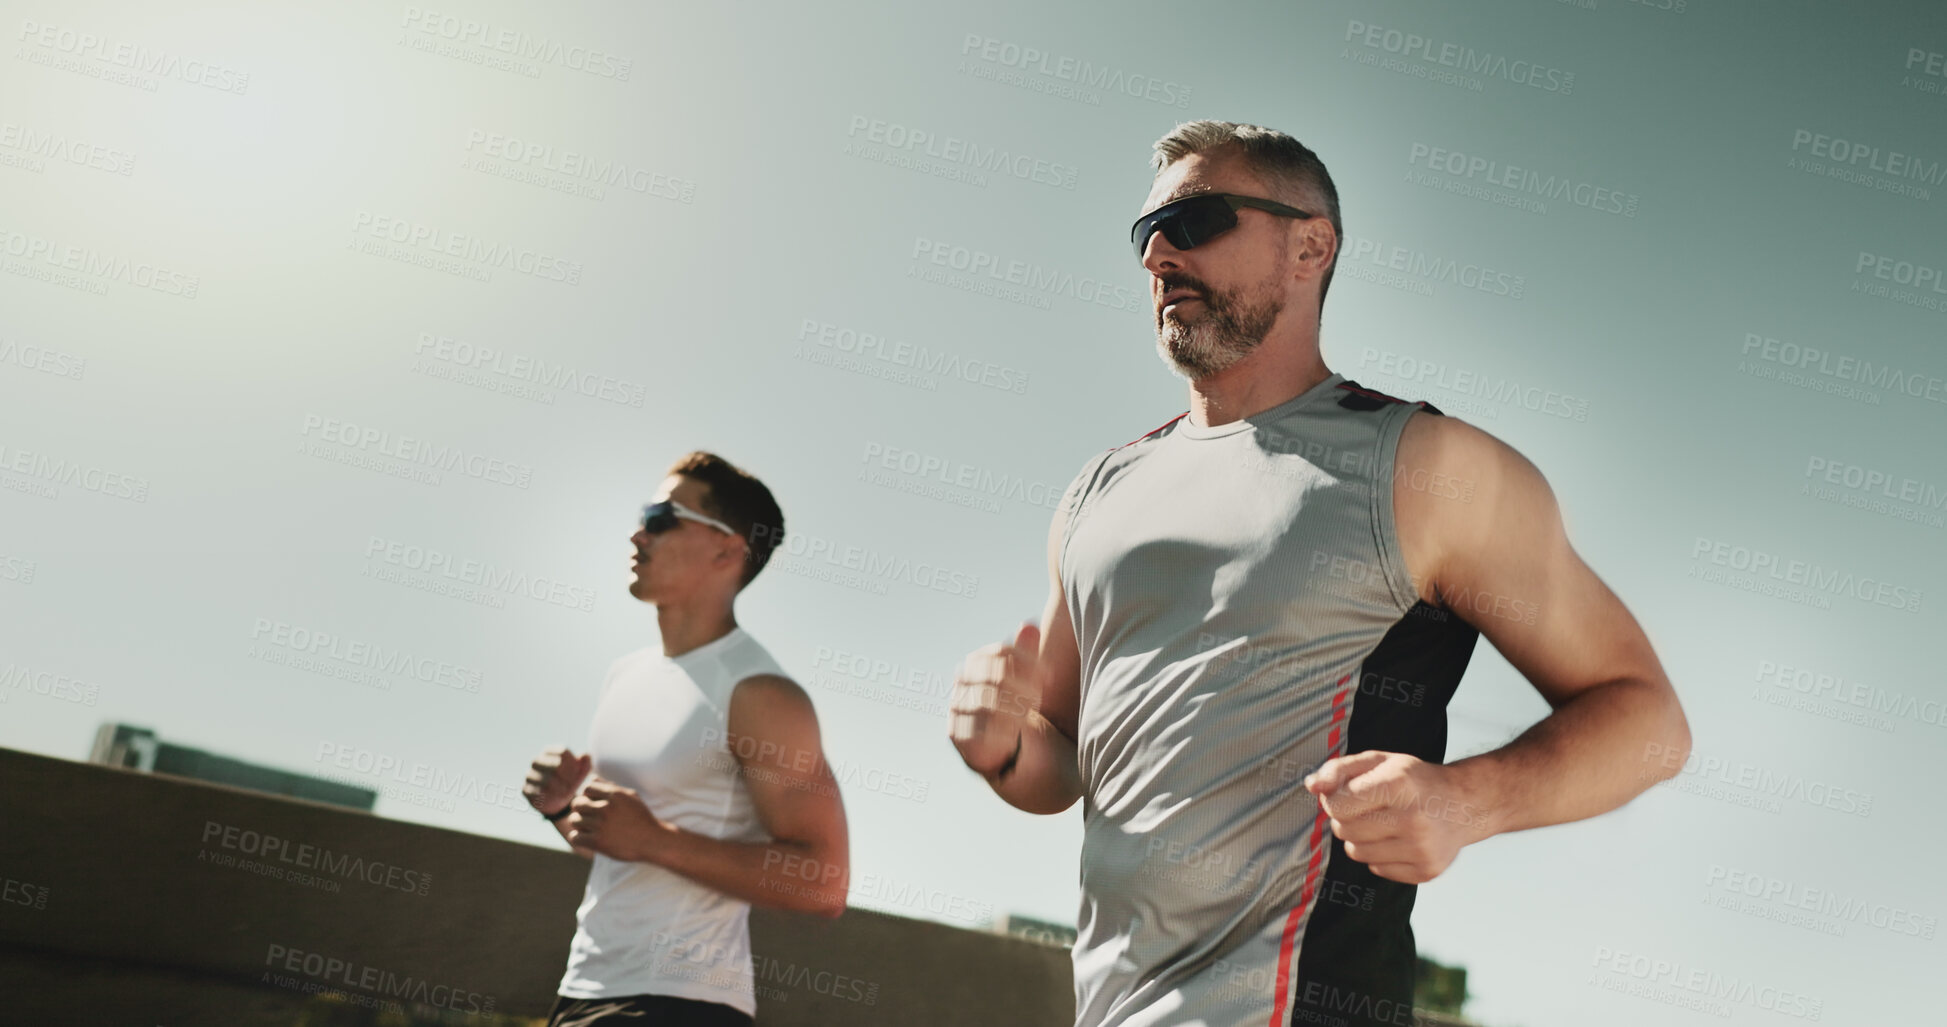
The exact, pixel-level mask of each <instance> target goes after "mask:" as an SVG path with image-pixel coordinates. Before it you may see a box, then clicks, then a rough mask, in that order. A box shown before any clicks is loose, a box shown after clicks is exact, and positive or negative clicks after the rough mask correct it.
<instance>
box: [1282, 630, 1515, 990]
mask: <svg viewBox="0 0 1947 1027" xmlns="http://www.w3.org/2000/svg"><path fill="white" fill-rule="evenodd" d="M1479 637H1480V632H1479V631H1478V630H1476V629H1475V628H1474V626H1473V625H1471V624H1469V623H1467V622H1466V621H1464V620H1462V619H1461V618H1460V616H1459V615H1458V614H1456V613H1452V612H1450V611H1447V610H1442V609H1440V608H1438V607H1435V606H1432V605H1430V604H1428V603H1427V602H1425V601H1424V600H1422V601H1420V602H1418V603H1415V604H1414V606H1413V608H1412V609H1411V610H1409V611H1408V612H1407V614H1406V616H1404V617H1401V618H1400V620H1399V622H1398V623H1397V624H1394V625H1393V627H1392V629H1391V630H1389V631H1387V632H1386V636H1385V637H1384V638H1383V639H1381V640H1380V642H1379V645H1378V646H1377V647H1376V648H1374V649H1373V651H1372V655H1370V656H1368V657H1367V658H1366V660H1365V662H1364V663H1363V664H1361V665H1360V667H1359V678H1358V685H1357V689H1358V690H1357V691H1356V692H1354V693H1353V696H1352V714H1351V717H1350V718H1349V724H1348V727H1347V737H1346V749H1345V751H1346V753H1347V754H1348V755H1349V754H1351V753H1356V752H1366V751H1369V750H1375V749H1376V750H1379V751H1382V752H1401V753H1407V754H1409V755H1413V756H1417V757H1419V758H1420V759H1423V760H1426V761H1428V762H1431V763H1441V762H1445V760H1446V753H1447V703H1448V701H1449V700H1451V699H1452V698H1453V694H1454V690H1455V688H1457V687H1458V686H1459V685H1460V676H1461V674H1463V673H1465V672H1466V670H1467V661H1468V660H1469V659H1471V658H1472V657H1473V654H1474V643H1475V641H1476V640H1477V639H1478V638H1479ZM1414 894H1415V888H1414V886H1413V885H1410V884H1401V883H1399V882H1398V881H1388V880H1386V879H1385V878H1383V877H1380V876H1378V875H1377V874H1374V873H1373V872H1372V871H1371V870H1370V869H1368V868H1367V867H1366V865H1365V864H1364V863H1360V862H1359V861H1357V860H1355V859H1352V858H1351V857H1349V856H1347V855H1346V854H1345V843H1344V842H1342V841H1340V840H1338V839H1337V838H1333V839H1332V855H1331V858H1330V860H1329V861H1328V862H1327V864H1326V868H1325V874H1324V876H1323V878H1322V879H1321V881H1320V884H1319V894H1318V896H1317V898H1316V900H1315V901H1314V903H1313V906H1312V914H1311V925H1310V926H1309V927H1307V928H1306V929H1305V941H1304V949H1303V951H1301V952H1300V953H1299V956H1298V970H1297V975H1298V980H1297V990H1296V995H1295V997H1294V1000H1293V1003H1292V1018H1291V1020H1290V1021H1289V1022H1290V1023H1291V1024H1294V1025H1302V1024H1313V1023H1321V1022H1323V1023H1334V1022H1345V1023H1350V1024H1353V1025H1355V1027H1378V1025H1382V1024H1383V1025H1386V1027H1393V1025H1398V1024H1412V1023H1413V1013H1412V1010H1413V974H1414V961H1415V956H1416V950H1415V948H1414V945H1413V925H1412V923H1411V917H1412V914H1413V897H1414ZM1301 1011H1302V1013H1301ZM1313 1014H1324V1015H1323V1016H1319V1015H1313ZM1335 1018H1336V1019H1335Z"/></svg>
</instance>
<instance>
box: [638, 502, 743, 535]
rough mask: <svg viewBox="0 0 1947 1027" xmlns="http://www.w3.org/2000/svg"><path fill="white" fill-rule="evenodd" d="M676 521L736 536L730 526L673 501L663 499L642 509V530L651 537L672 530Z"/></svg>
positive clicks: (735, 531) (735, 530)
mask: <svg viewBox="0 0 1947 1027" xmlns="http://www.w3.org/2000/svg"><path fill="white" fill-rule="evenodd" d="M678 519H681V520H685V521H695V522H696V523H698V524H707V525H709V526H710V527H712V528H715V529H717V530H718V531H721V532H723V533H724V534H726V535H735V534H737V529H735V528H733V527H731V526H730V525H728V524H725V523H723V522H722V521H720V520H717V519H716V518H715V517H711V516H709V515H708V514H701V513H697V512H696V511H695V510H692V509H690V508H689V507H687V506H684V505H683V504H681V503H678V502H677V501H675V500H674V499H665V500H662V501H660V502H655V503H650V504H649V505H648V506H645V507H643V508H642V530H644V531H646V532H648V533H649V534H651V535H658V534H661V533H662V532H665V531H668V530H669V529H671V528H674V527H675V526H676V522H677V520H678Z"/></svg>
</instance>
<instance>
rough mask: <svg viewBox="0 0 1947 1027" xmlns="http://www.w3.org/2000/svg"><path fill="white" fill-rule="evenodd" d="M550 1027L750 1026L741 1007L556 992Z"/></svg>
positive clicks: (666, 997) (660, 997) (664, 997)
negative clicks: (567, 994)
mask: <svg viewBox="0 0 1947 1027" xmlns="http://www.w3.org/2000/svg"><path fill="white" fill-rule="evenodd" d="M548 1027H751V1019H750V1017H749V1016H747V1015H745V1014H744V1012H743V1011H742V1010H738V1009H733V1008H731V1007H730V1006H726V1005H724V1004H723V1003H721V1002H699V1001H697V1000H696V999H691V998H674V997H672V996H669V995H625V996H623V997H622V998H569V997H567V996H566V995H556V996H555V998H554V1008H553V1009H551V1010H549V1011H548Z"/></svg>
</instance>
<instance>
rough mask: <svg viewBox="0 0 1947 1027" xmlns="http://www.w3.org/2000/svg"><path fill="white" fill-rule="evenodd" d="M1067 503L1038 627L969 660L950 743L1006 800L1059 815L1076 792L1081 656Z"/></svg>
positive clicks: (1055, 522)
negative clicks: (1064, 546)
mask: <svg viewBox="0 0 1947 1027" xmlns="http://www.w3.org/2000/svg"><path fill="white" fill-rule="evenodd" d="M1067 521H1068V515H1067V504H1065V503H1064V504H1063V507H1062V509H1060V510H1058V511H1056V513H1055V516H1054V518H1053V519H1052V522H1051V523H1050V524H1049V526H1048V581H1049V590H1048V602H1047V605H1046V606H1045V607H1044V608H1043V609H1042V613H1041V626H1040V627H1039V628H1036V627H1035V626H1034V625H1031V624H1030V625H1024V626H1023V627H1022V628H1021V630H1020V632H1019V633H1018V634H1017V635H1016V636H1015V639H1014V641H1013V642H1012V643H1002V644H1000V645H995V646H988V647H986V648H984V649H980V650H977V651H976V652H974V653H973V654H971V655H970V656H968V657H967V660H966V663H965V664H964V665H963V666H962V668H961V671H960V680H959V681H957V682H955V689H954V713H953V717H954V726H953V741H954V745H955V747H957V748H958V749H959V750H960V757H961V759H962V760H964V761H965V762H966V764H967V765H968V766H969V767H971V768H973V769H974V770H975V771H976V772H978V773H979V774H980V775H981V776H982V777H984V778H986V779H987V783H988V784H989V785H990V786H992V787H993V789H994V793H995V794H997V795H999V796H1000V797H1001V798H1002V799H1005V800H1007V802H1008V804H1009V805H1012V806H1015V807H1017V808H1019V809H1024V810H1027V811H1028V812H1030V813H1044V814H1045V813H1060V812H1062V811H1063V810H1066V809H1067V808H1068V807H1070V806H1073V805H1074V804H1075V800H1076V799H1078V798H1080V797H1081V794H1082V785H1081V771H1080V768H1079V766H1078V764H1077V762H1076V758H1075V734H1076V728H1075V722H1076V718H1077V715H1078V713H1079V709H1080V695H1081V656H1080V653H1079V652H1078V651H1077V649H1076V645H1075V627H1074V624H1073V622H1072V621H1070V620H1069V617H1068V602H1067V599H1066V597H1065V596H1064V595H1063V591H1062V587H1061V540H1062V536H1063V535H1064V534H1065V533H1066V527H1067Z"/></svg>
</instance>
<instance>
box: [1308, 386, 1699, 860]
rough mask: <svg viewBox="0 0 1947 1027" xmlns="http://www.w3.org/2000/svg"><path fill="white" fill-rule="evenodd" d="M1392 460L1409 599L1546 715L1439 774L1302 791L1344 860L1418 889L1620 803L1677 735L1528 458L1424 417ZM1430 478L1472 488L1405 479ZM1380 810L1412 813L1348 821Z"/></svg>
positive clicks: (1666, 697)
mask: <svg viewBox="0 0 1947 1027" xmlns="http://www.w3.org/2000/svg"><path fill="white" fill-rule="evenodd" d="M1398 463H1399V470H1400V476H1399V477H1397V478H1396V479H1395V487H1394V490H1393V496H1394V509H1395V512H1396V523H1397V527H1398V534H1399V538H1400V545H1401V548H1402V549H1403V550H1404V552H1405V556H1406V561H1407V566H1408V568H1409V569H1410V570H1411V571H1412V573H1413V575H1414V577H1415V586H1416V587H1417V588H1418V590H1419V592H1420V594H1421V596H1422V598H1425V599H1428V600H1429V601H1431V602H1435V603H1436V604H1438V605H1443V606H1445V607H1447V608H1448V609H1450V610H1452V611H1454V612H1455V613H1457V614H1459V615H1460V616H1461V617H1462V618H1463V619H1465V620H1466V621H1467V622H1468V623H1470V624H1472V625H1474V626H1475V627H1477V628H1479V629H1480V632H1481V634H1482V635H1483V636H1485V637H1486V638H1487V640H1488V641H1489V642H1490V643H1491V644H1493V646H1494V648H1495V649H1497V650H1498V651H1499V652H1500V653H1501V654H1502V655H1503V656H1505V657H1506V658H1507V660H1508V662H1509V663H1510V664H1512V665H1513V666H1514V667H1515V669H1516V670H1519V671H1520V672H1521V673H1522V675H1523V676H1525V677H1526V678H1527V679H1528V681H1529V682H1530V683H1531V684H1532V685H1533V686H1534V688H1535V690H1536V691H1538V692H1539V693H1541V695H1542V697H1543V698H1544V699H1546V700H1547V701H1548V704H1549V705H1550V706H1551V707H1553V709H1554V712H1553V713H1551V714H1549V715H1548V716H1547V717H1545V718H1543V719H1542V720H1541V721H1540V722H1538V723H1536V724H1535V725H1534V726H1533V727H1531V728H1529V729H1528V730H1527V731H1525V732H1523V733H1522V734H1521V735H1520V736H1519V737H1518V738H1516V739H1514V740H1513V741H1511V742H1509V743H1508V744H1506V745H1504V746H1502V747H1500V748H1498V749H1494V750H1491V751H1489V752H1485V753H1482V754H1480V755H1478V756H1473V757H1469V758H1467V759H1463V760H1459V761H1457V762H1455V763H1452V764H1449V765H1445V766H1441V765H1438V764H1422V763H1420V761H1417V760H1413V759H1412V758H1411V757H1407V756H1396V755H1395V754H1385V753H1361V754H1355V755H1353V756H1349V757H1341V758H1340V759H1338V760H1333V761H1330V762H1328V763H1327V764H1326V766H1325V767H1321V768H1320V771H1319V773H1318V774H1317V775H1315V777H1316V778H1317V779H1318V781H1317V784H1316V785H1314V784H1312V783H1309V782H1308V785H1307V787H1308V788H1311V790H1312V791H1313V792H1314V793H1315V794H1322V795H1323V796H1325V797H1326V805H1327V810H1328V812H1329V813H1331V815H1332V816H1333V818H1334V830H1335V831H1338V830H1340V828H1341V827H1342V826H1343V827H1345V828H1346V829H1347V830H1346V833H1341V834H1340V837H1341V838H1345V839H1346V840H1347V841H1348V843H1351V842H1355V841H1360V840H1363V842H1364V844H1363V845H1352V844H1349V845H1348V854H1350V855H1352V856H1353V858H1355V859H1360V860H1361V861H1362V862H1367V863H1369V864H1370V865H1372V866H1373V869H1374V872H1376V873H1380V874H1381V875H1382V876H1389V877H1395V879H1401V880H1413V879H1415V878H1417V879H1420V880H1424V879H1428V878H1430V877H1431V876H1434V875H1436V874H1438V873H1439V872H1440V871H1441V870H1444V869H1445V866H1446V863H1447V862H1450V861H1451V859H1452V856H1453V854H1454V853H1455V852H1457V851H1458V849H1459V847H1460V846H1462V845H1466V844H1469V843H1472V842H1475V841H1479V840H1481V839H1483V838H1487V837H1491V836H1492V835H1495V834H1499V833H1501V832H1505V831H1520V830H1525V829H1527V828H1531V827H1541V826H1545V825H1549V824H1560V823H1566V822H1568V821H1573V820H1580V819H1583V818H1586V817H1592V816H1596V815H1598V814H1601V813H1605V812H1607V811H1609V810H1612V809H1615V808H1616V807H1618V806H1621V805H1622V804H1623V803H1626V802H1628V801H1629V800H1630V799H1632V798H1634V797H1635V796H1636V795H1638V794H1640V793H1641V792H1642V791H1644V790H1645V789H1647V788H1648V787H1650V786H1651V785H1653V784H1655V783H1656V782H1657V781H1660V780H1663V779H1665V778H1668V777H1669V776H1671V774H1672V773H1674V772H1675V768H1677V767H1680V766H1681V765H1682V761H1683V759H1684V758H1685V756H1686V755H1687V754H1688V752H1689V749H1690V729H1689V725H1688V723H1687V721H1686V720H1685V718H1684V715H1683V709H1682V706H1681V704H1680V703H1679V702H1678V700H1677V695H1676V691H1675V689H1673V688H1672V687H1671V685H1670V681H1669V679H1668V678H1667V677H1666V676H1665V675H1664V672H1663V667H1662V664H1661V662H1660V661H1658V659H1657V657H1656V652H1655V650H1654V649H1653V648H1652V646H1651V645H1650V642H1649V639H1648V637H1647V636H1646V635H1644V633H1643V629H1642V627H1641V626H1640V625H1639V624H1638V623H1637V622H1636V618H1635V617H1633V616H1632V615H1631V614H1630V612H1629V610H1628V608H1627V607H1625V606H1624V605H1623V603H1622V601H1621V600H1620V599H1618V598H1617V597H1616V595H1615V593H1613V592H1611V591H1610V590H1609V588H1608V586H1606V585H1604V584H1603V582H1602V580H1601V579H1600V578H1598V577H1597V576H1596V574H1595V572H1594V571H1592V570H1591V569H1590V568H1589V567H1588V565H1587V564H1585V563H1583V562H1582V559H1581V558H1580V557H1579V556H1577V555H1576V553H1575V551H1574V549H1573V548H1572V547H1571V546H1570V545H1569V541H1568V536H1567V532H1566V531H1565V529H1564V527H1563V524H1562V519H1561V513H1560V510H1559V508H1558V506H1557V504H1556V502H1555V496H1554V493H1553V491H1552V490H1550V489H1549V487H1548V483H1547V481H1546V480H1544V479H1543V477H1542V475H1541V473H1540V471H1538V470H1536V469H1535V467H1534V465H1533V464H1531V463H1529V462H1528V461H1527V460H1526V459H1525V458H1523V457H1522V456H1521V454H1519V453H1517V452H1515V451H1514V449H1512V448H1511V447H1509V446H1508V445H1507V444H1505V443H1503V442H1501V441H1500V440H1499V439H1496V438H1494V437H1493V436H1491V435H1488V434H1487V433H1485V432H1482V431H1480V430H1479V429H1477V428H1475V427H1473V426H1472V425H1469V424H1467V423H1465V422H1463V421H1458V420H1454V419H1452V418H1446V417H1439V416H1434V415H1426V414H1416V415H1414V416H1413V417H1412V418H1411V419H1410V420H1409V421H1408V422H1407V429H1406V431H1405V433H1404V434H1403V435H1402V436H1401V440H1400V446H1399V456H1398ZM1421 472H1424V473H1421ZM1434 475H1442V476H1445V478H1446V480H1451V481H1464V482H1469V483H1471V485H1472V488H1471V491H1470V493H1469V494H1468V495H1469V498H1467V499H1465V500H1462V499H1459V498H1456V496H1457V494H1458V492H1457V490H1446V489H1423V488H1414V487H1411V486H1410V485H1409V484H1407V483H1408V482H1411V481H1422V482H1424V481H1433V480H1439V479H1436V478H1434V477H1433V476H1434ZM1362 776H1363V777H1366V779H1365V780H1360V779H1361V778H1362ZM1354 782H1357V784H1356V785H1355V784H1354ZM1342 787H1345V788H1347V791H1345V792H1344V793H1343V794H1335V793H1337V790H1338V789H1340V788H1342ZM1386 808H1390V809H1391V810H1392V811H1393V812H1395V813H1397V812H1400V811H1402V810H1406V809H1417V811H1418V812H1420V813H1422V814H1425V815H1424V816H1417V817H1403V818H1402V817H1394V818H1392V823H1391V825H1390V826H1389V827H1387V828H1385V829H1381V828H1378V827H1374V826H1372V825H1360V824H1357V823H1356V822H1357V821H1361V820H1364V819H1367V818H1368V816H1369V814H1370V813H1371V812H1372V811H1373V810H1375V809H1386ZM1402 839H1404V841H1402ZM1388 866H1390V867H1392V868H1393V869H1394V870H1395V871H1396V873H1397V875H1398V876H1396V875H1395V874H1394V873H1387V872H1386V870H1385V869H1382V868H1384V867H1388ZM1429 871H1430V872H1429ZM1421 875H1424V876H1421Z"/></svg>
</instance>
